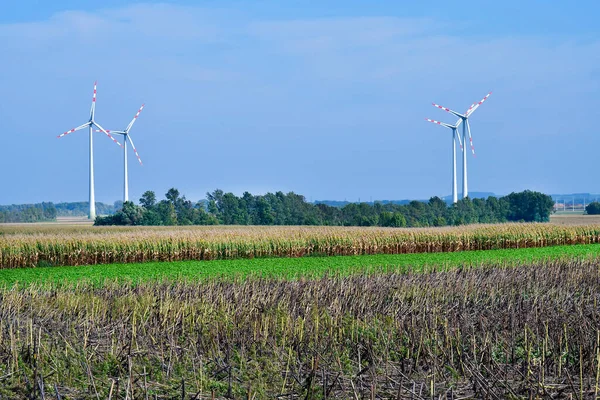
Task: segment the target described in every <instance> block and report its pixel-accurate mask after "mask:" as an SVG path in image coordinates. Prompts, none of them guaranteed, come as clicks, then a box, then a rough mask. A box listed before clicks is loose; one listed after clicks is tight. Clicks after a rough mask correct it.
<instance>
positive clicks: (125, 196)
mask: <svg viewBox="0 0 600 400" xmlns="http://www.w3.org/2000/svg"><path fill="white" fill-rule="evenodd" d="M143 109H144V104H142V106H141V107H140V109H139V110H138V112H137V113H136V114H135V116H134V117H133V119H132V120H131V122H130V123H129V125H127V128H125V130H123V131H107V132H108V133H113V134H118V135H123V143H124V146H121V147H123V155H124V165H125V179H124V193H123V202H126V201H129V184H128V178H127V140H129V143H131V148H132V149H133V152H134V153H135V156H136V157H137V159H138V161H139V162H140V165H144V164H142V159H141V158H140V155H139V154H138V152H137V150H136V149H135V145H134V144H133V140H131V136H130V135H129V131H130V130H131V127H132V126H133V124H135V121H136V120H137V118H138V117H139V116H140V113H141V112H142V110H143ZM117 143H118V142H117Z"/></svg>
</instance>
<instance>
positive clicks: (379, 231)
mask: <svg viewBox="0 0 600 400" xmlns="http://www.w3.org/2000/svg"><path fill="white" fill-rule="evenodd" d="M599 240H600V225H581V226H561V225H554V224H499V225H470V226H461V227H445V228H406V229H398V228H357V227H242V226H238V227H231V226H220V227H187V228H186V227H178V228H172V227H165V228H156V227H150V228H149V227H128V228H116V227H91V226H63V227H57V226H51V225H49V226H40V225H38V226H32V227H24V226H4V227H1V228H0V263H1V264H0V265H1V267H2V268H19V267H32V266H53V265H91V264H108V263H136V262H146V261H180V260H213V259H233V258H254V257H302V256H308V255H361V254H400V253H425V252H451V251H461V250H489V249H507V248H525V247H543V246H553V245H565V244H588V243H598V242H599Z"/></svg>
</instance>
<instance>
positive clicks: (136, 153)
mask: <svg viewBox="0 0 600 400" xmlns="http://www.w3.org/2000/svg"><path fill="white" fill-rule="evenodd" d="M127 139H129V143H131V148H132V149H133V152H134V153H135V156H136V157H137V159H138V161H139V162H140V165H144V164H143V163H142V159H141V158H140V155H139V154H138V152H137V150H136V149H135V144H133V140H131V135H127Z"/></svg>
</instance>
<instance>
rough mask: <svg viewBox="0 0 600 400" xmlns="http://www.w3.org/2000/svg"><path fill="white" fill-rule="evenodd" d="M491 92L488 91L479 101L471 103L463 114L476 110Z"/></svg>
mask: <svg viewBox="0 0 600 400" xmlns="http://www.w3.org/2000/svg"><path fill="white" fill-rule="evenodd" d="M491 94H492V92H489V93H488V94H487V95H485V97H484V98H483V99H481V101H480V102H478V103H473V104H471V107H469V109H468V110H467V112H466V113H465V115H467V116H469V115H471V114H473V112H474V111H475V110H477V109H478V108H479V106H480V105H482V104H483V102H484V101H486V100H487V98H488V97H490V95H491Z"/></svg>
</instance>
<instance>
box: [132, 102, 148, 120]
mask: <svg viewBox="0 0 600 400" xmlns="http://www.w3.org/2000/svg"><path fill="white" fill-rule="evenodd" d="M144 106H145V104H142V106H141V107H140V109H139V110H138V112H137V114H135V117H133V118H134V119H136V118H137V117H139V116H140V113H141V112H142V110H143V109H144Z"/></svg>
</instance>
